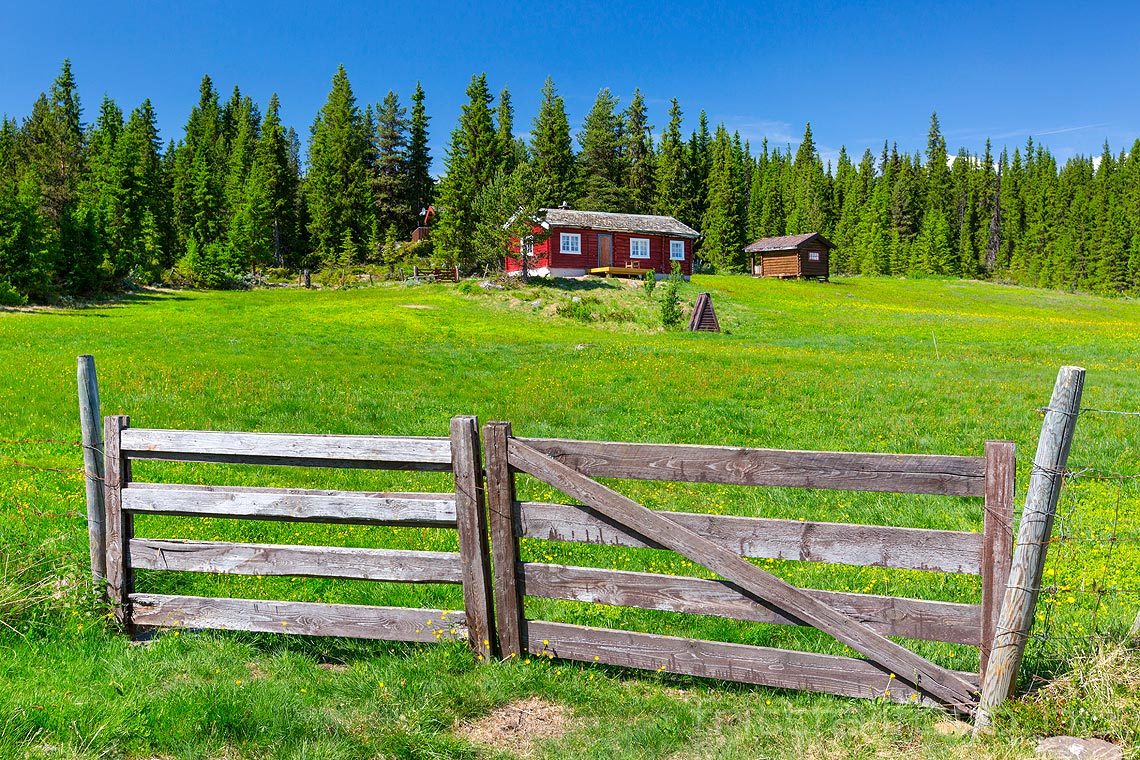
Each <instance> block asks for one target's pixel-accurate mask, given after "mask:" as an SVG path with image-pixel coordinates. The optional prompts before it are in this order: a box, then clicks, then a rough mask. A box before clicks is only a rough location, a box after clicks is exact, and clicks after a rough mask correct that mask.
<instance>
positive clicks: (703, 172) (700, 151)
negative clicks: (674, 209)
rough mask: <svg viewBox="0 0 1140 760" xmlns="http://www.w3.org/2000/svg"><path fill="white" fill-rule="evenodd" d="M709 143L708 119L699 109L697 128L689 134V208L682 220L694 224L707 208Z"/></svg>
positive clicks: (709, 162)
mask: <svg viewBox="0 0 1140 760" xmlns="http://www.w3.org/2000/svg"><path fill="white" fill-rule="evenodd" d="M711 144H712V135H711V134H710V132H709V119H708V116H707V115H706V114H705V112H704V111H701V114H700V116H699V117H698V121H697V129H696V130H695V131H694V132H693V133H692V134H691V135H689V144H688V149H687V150H686V158H687V164H686V166H685V175H686V176H687V177H688V178H689V209H688V211H687V212H686V214H685V216H684V217H683V220H692V224H694V225H696V224H699V223H700V221H701V220H702V219H704V217H705V211H706V210H707V208H708V181H709V172H710V171H711V170H712V154H711V151H710V146H711Z"/></svg>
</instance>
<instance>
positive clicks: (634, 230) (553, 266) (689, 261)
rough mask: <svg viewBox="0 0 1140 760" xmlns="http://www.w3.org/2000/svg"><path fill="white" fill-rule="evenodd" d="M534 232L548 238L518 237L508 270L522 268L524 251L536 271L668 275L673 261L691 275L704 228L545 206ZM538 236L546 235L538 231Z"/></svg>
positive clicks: (664, 219) (665, 219)
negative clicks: (694, 254) (696, 246)
mask: <svg viewBox="0 0 1140 760" xmlns="http://www.w3.org/2000/svg"><path fill="white" fill-rule="evenodd" d="M542 211H543V213H544V214H545V218H544V220H543V222H542V224H541V225H540V226H536V227H535V232H536V233H539V232H541V233H542V234H546V233H547V232H549V234H548V235H547V236H546V239H545V240H538V241H534V240H524V241H523V242H522V244H521V245H520V243H519V241H517V240H516V241H515V242H514V244H513V246H512V249H513V250H512V251H511V252H510V253H508V254H507V260H506V269H507V272H508V273H516V272H520V271H521V270H522V262H521V260H520V251H526V253H527V255H528V259H529V261H528V268H529V270H530V273H531V274H535V275H539V276H546V275H549V276H552V277H581V276H583V275H586V274H597V275H629V276H637V275H644V273H645V272H646V271H653V272H656V273H657V276H658V277H664V276H666V275H668V274H669V273H670V272H671V271H672V269H673V262H677V264H679V265H680V267H681V273H682V274H684V275H685V276H686V277H688V276H689V275H691V274H692V273H693V243H694V242H696V240H697V239H698V238H699V237H700V233H698V232H697V231H696V230H694V229H693V228H692V227H689V226H688V225H685V224H682V223H681V222H679V221H677V220H676V219H674V218H673V217H671V216H652V215H649V214H610V213H606V212H603V211H575V210H574V209H568V208H551V209H543V210H542ZM536 237H541V235H537V234H536Z"/></svg>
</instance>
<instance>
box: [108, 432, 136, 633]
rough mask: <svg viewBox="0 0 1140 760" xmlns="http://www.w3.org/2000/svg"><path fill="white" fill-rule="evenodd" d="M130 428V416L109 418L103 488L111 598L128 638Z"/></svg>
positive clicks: (131, 588) (132, 582) (131, 523)
mask: <svg viewBox="0 0 1140 760" xmlns="http://www.w3.org/2000/svg"><path fill="white" fill-rule="evenodd" d="M130 426H131V418H130V417H125V416H116V417H107V420H106V426H105V430H106V435H105V436H104V439H103V444H104V449H105V451H106V460H107V464H106V468H105V472H106V475H105V476H104V477H105V481H104V489H103V491H104V501H105V504H106V520H107V522H106V528H107V597H108V599H109V600H110V601H111V603H112V604H113V605H115V619H116V620H118V621H119V622H120V623H121V624H122V625H123V627H124V628H125V629H126V631H127V633H128V635H129V634H131V633H132V630H131V614H130V596H131V593H132V592H133V591H134V585H135V578H134V570H132V569H131V564H130V541H131V535H132V533H133V532H134V520H133V519H132V517H131V515H130V514H129V513H126V512H123V508H122V507H123V495H122V490H123V487H124V486H126V484H127V483H128V482H129V481H130V462H129V461H128V460H127V458H126V457H124V456H123V454H122V449H121V434H122V432H123V430H125V429H126V428H128V427H130Z"/></svg>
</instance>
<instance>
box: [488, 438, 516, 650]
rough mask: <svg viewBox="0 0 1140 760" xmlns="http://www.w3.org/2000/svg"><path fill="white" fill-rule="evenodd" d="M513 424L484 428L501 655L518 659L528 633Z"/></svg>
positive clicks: (496, 622) (496, 618) (497, 623)
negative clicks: (511, 456) (511, 453)
mask: <svg viewBox="0 0 1140 760" xmlns="http://www.w3.org/2000/svg"><path fill="white" fill-rule="evenodd" d="M510 436H511V423H509V422H491V423H488V424H487V425H485V426H484V427H483V446H484V448H485V449H486V451H487V510H488V513H489V514H488V519H489V522H490V528H491V552H492V556H493V557H494V560H495V562H494V569H495V583H494V595H495V625H496V630H497V631H498V638H499V655H500V656H501V657H504V658H510V657H518V656H520V655H521V654H522V653H523V645H524V643H523V639H522V636H523V634H524V633H525V631H526V627H525V620H524V618H523V614H524V612H523V610H524V608H523V598H522V592H521V589H520V588H519V582H518V576H517V570H518V561H519V542H518V536H517V535H516V533H515V521H514V504H515V476H514V473H513V472H511V468H510V465H509V463H508V454H507V442H508V440H509V439H510Z"/></svg>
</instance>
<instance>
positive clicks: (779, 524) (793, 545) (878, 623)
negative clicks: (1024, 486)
mask: <svg viewBox="0 0 1140 760" xmlns="http://www.w3.org/2000/svg"><path fill="white" fill-rule="evenodd" d="M484 445H485V448H486V456H487V493H488V508H489V511H490V526H491V533H492V542H491V545H492V551H493V554H494V566H495V584H494V594H495V606H496V617H497V626H498V635H499V645H500V649H501V654H502V655H503V656H505V657H510V656H515V655H519V654H522V653H525V652H529V653H532V654H548V655H553V656H556V657H561V658H566V659H571V660H581V661H586V662H603V663H608V664H611V665H624V666H631V667H635V668H643V669H649V670H656V671H666V672H671V673H680V674H688V675H694V676H703V677H711V678H719V679H725V680H731V681H741V682H747V683H755V684H762V685H766V686H776V687H785V688H794V689H804V690H811V691H820V692H829V693H834V694H842V695H848V696H857V697H887V698H890V699H893V700H897V701H904V702H916V701H917V702H924V703H931V704H937V705H942V706H944V707H947V708H950V709H953V710H956V711H958V712H962V713H967V714H968V713H972V712H973V710H974V707H975V705H976V703H977V690H978V684H979V680H980V676H979V674H978V673H964V672H958V671H951V670H948V669H946V668H943V667H940V666H938V665H937V664H935V663H932V662H930V661H929V660H927V659H924V658H922V657H920V656H918V655H917V654H915V653H914V652H912V651H910V650H908V649H906V648H905V647H902V646H901V645H899V644H897V643H895V642H893V641H891V640H890V639H888V638H886V636H901V637H907V638H912V639H923V640H930V641H942V642H950V643H960V644H971V645H974V646H978V647H979V649H980V670H981V671H984V669H985V666H986V661H987V659H988V657H989V644H990V642H992V641H993V638H994V630H995V625H996V621H997V617H998V611H999V610H998V606H999V605H1000V601H1001V594H1002V591H1003V589H1004V588H1005V582H1006V578H1007V577H1008V574H1009V568H1010V556H1011V543H1012V536H1011V520H1012V508H1013V493H1014V467H1015V463H1014V447H1013V444H1012V443H1009V442H1005V441H994V442H988V443H987V444H986V447H985V456H984V457H968V456H930V455H909V454H863V453H838V452H809V451H777V450H768V449H740V448H724V447H713V446H683V445H658V444H634V443H612V442H592V441H566V440H553V439H520V438H514V437H513V436H512V435H511V430H510V425H509V423H503V422H498V423H491V424H489V425H487V426H486V427H485V428H484ZM516 472H524V473H527V474H529V475H532V476H534V477H536V478H538V479H539V480H541V481H543V482H545V483H547V484H549V485H552V486H554V487H556V488H558V489H559V490H560V491H562V492H563V493H565V494H567V495H569V496H571V497H573V498H575V499H577V500H579V501H580V502H582V505H570V504H545V503H535V502H520V501H519V500H518V499H517V498H516V495H515V482H514V478H515V473H516ZM594 477H606V478H623V479H640V480H664V481H684V482H697V483H721V484H733V485H754V486H779V487H800V488H817V489H837V490H862V491H887V492H896V493H915V494H938V495H951V496H973V497H982V498H984V499H985V511H984V515H985V519H984V527H983V532H982V533H970V532H961V531H944V530H926V529H915V528H898V527H887V526H870V525H845V524H835V523H818V522H803V521H799V520H777V519H761V518H749V517H733V516H723V515H703V514H689V513H676V512H658V511H653V510H649V509H646V508H645V507H643V506H641V505H640V504H637V503H636V502H634V501H632V500H631V499H628V498H627V497H625V496H622V495H621V494H619V493H617V492H616V491H614V490H613V489H611V488H609V487H607V486H605V485H602V484H601V483H598V482H597V481H596V480H593V479H592V478H594ZM519 538H531V539H553V540H561V541H579V542H585V543H595V544H609V545H616V546H630V547H653V548H664V549H671V550H673V551H675V552H677V553H679V554H681V555H683V556H685V557H686V558H688V559H689V560H691V561H693V562H696V563H698V564H699V565H701V566H703V567H705V568H707V569H709V570H711V571H712V572H714V573H716V574H717V575H719V576H720V577H721V578H723V579H724V580H719V581H718V580H704V579H699V578H689V577H680V576H669V575H657V574H652V573H634V572H627V571H618V570H608V569H597V568H587V567H566V566H560V565H551V564H542V563H533V562H526V563H523V562H520V561H519V553H518V540H519ZM745 557H765V558H776V559H798V560H807V561H813V562H833V563H843V564H850V565H864V566H879V567H889V568H904V569H910V570H926V571H934V572H942V573H965V574H973V575H980V576H981V578H982V594H981V597H982V598H981V600H980V601H981V603H980V604H977V605H973V604H957V603H949V602H940V601H928V600H921V599H903V598H897V597H883V596H872V595H866V594H853V593H838V592H828V591H816V590H807V589H799V588H796V587H794V586H791V585H790V584H788V583H786V582H784V581H783V580H781V579H779V578H777V577H775V576H773V575H771V574H769V573H767V572H765V571H763V570H761V569H760V568H759V567H757V566H756V565H755V564H753V563H751V562H749V561H747V559H745ZM526 596H534V597H545V598H552V599H563V600H572V601H586V602H595V603H602V604H611V605H619V606H627V607H640V608H644V609H655V610H670V611H675V612H686V613H695V614H702V615H717V616H722V617H727V618H733V619H738V620H749V621H760V622H765V623H775V624H787V625H807V626H812V627H815V628H818V629H819V630H821V631H823V632H825V633H827V634H829V635H831V636H833V637H834V638H836V639H837V640H839V641H840V642H842V643H844V644H846V645H847V646H849V647H851V648H852V649H854V650H855V651H857V652H859V653H860V654H862V655H863V657H864V658H865V659H860V658H855V657H841V656H835V655H824V654H818V653H812V652H801V651H790V650H782V649H773V648H766V647H756V646H748V645H742V644H730V643H721V642H714V641H699V640H694V639H687V638H678V637H670V636H662V635H657V634H650V633H635V632H629V631H619V630H612V629H599V628H588V627H584V626H578V625H569V624H565V623H556V622H549V621H542V620H530V619H528V618H527V616H526V613H525V597H526Z"/></svg>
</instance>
